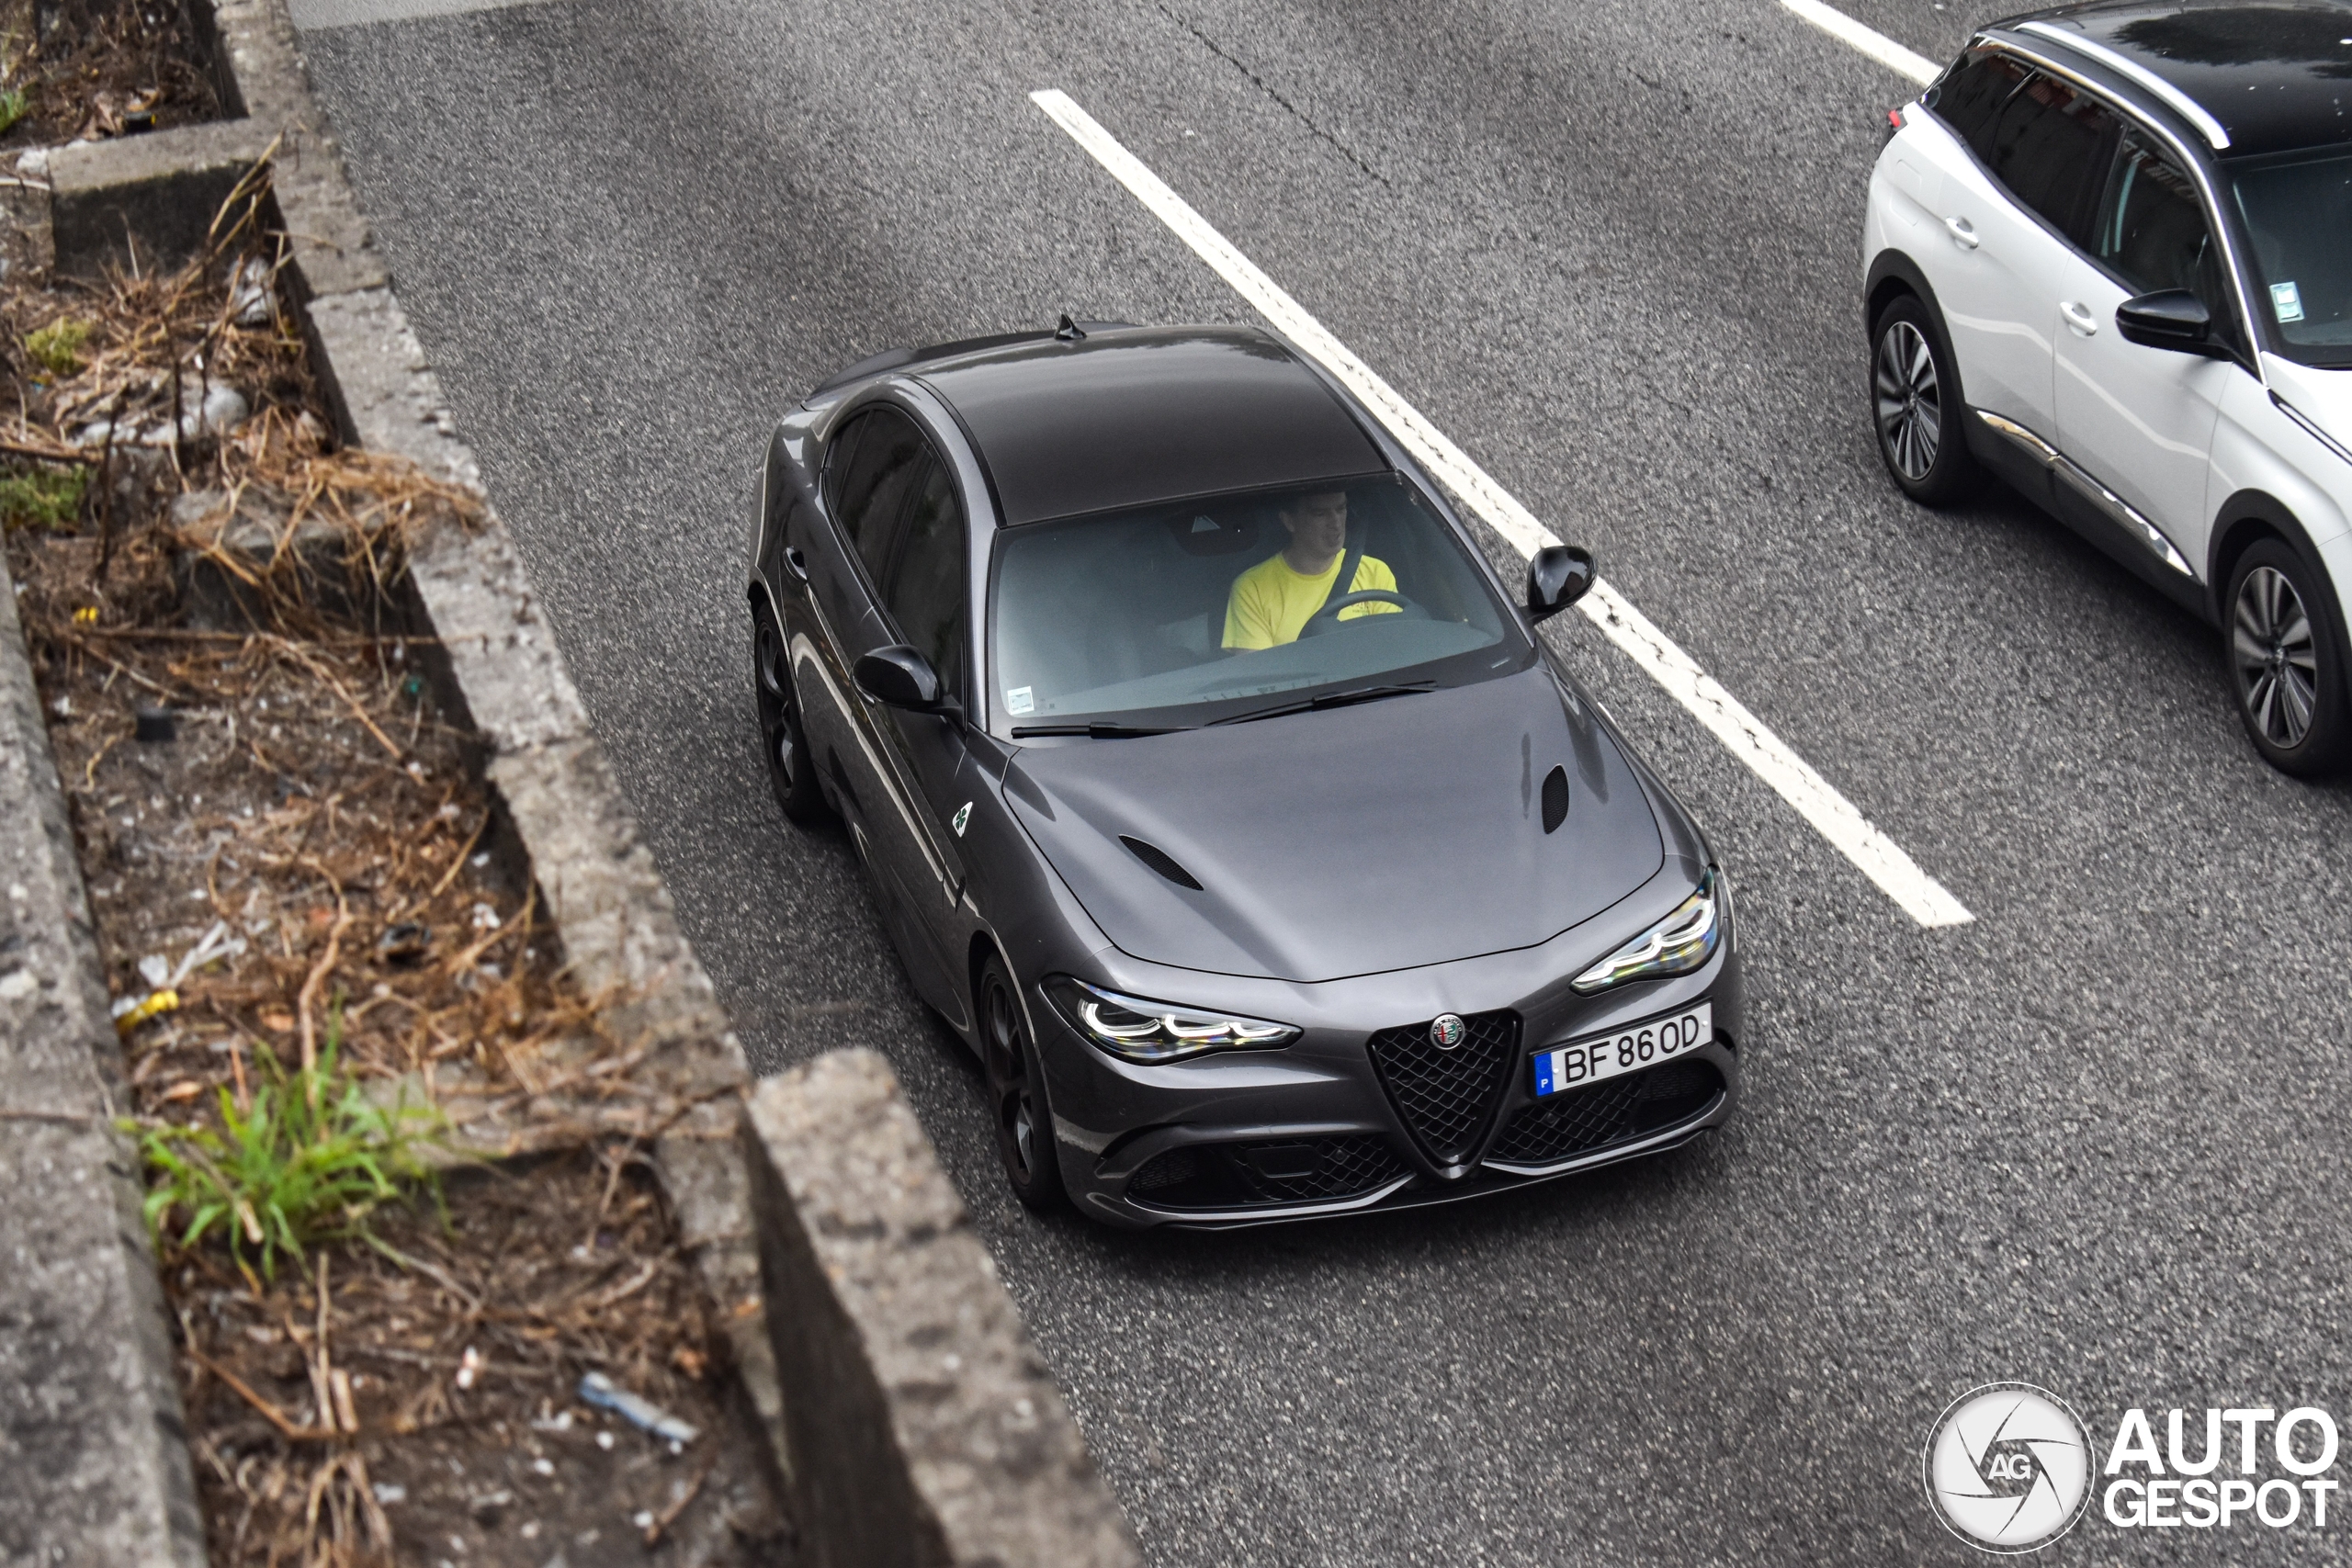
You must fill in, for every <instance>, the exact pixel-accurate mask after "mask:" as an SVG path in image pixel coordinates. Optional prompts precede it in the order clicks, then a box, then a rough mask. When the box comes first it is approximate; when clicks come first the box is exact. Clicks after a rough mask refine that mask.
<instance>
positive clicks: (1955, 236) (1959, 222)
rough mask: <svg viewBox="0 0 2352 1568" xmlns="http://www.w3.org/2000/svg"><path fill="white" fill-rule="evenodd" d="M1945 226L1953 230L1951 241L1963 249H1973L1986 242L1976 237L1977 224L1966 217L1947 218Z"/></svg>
mask: <svg viewBox="0 0 2352 1568" xmlns="http://www.w3.org/2000/svg"><path fill="white" fill-rule="evenodd" d="M1944 227H1945V228H1947V229H1949V230H1951V243H1953V244H1955V245H1958V246H1959V247H1960V248H1961V249H1962V250H1963V251H1973V250H1974V249H1975V248H1976V247H1977V246H1979V245H1981V244H1983V243H1985V242H1984V241H1982V240H1980V239H1978V238H1977V237H1976V225H1975V224H1973V223H1971V222H1970V221H1969V220H1967V219H1965V218H1947V219H1945V220H1944Z"/></svg>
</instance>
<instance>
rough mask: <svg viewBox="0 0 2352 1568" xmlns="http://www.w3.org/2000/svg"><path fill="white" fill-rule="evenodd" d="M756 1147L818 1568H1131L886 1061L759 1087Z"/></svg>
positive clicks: (775, 1316)
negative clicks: (1030, 1567) (991, 1567)
mask: <svg viewBox="0 0 2352 1568" xmlns="http://www.w3.org/2000/svg"><path fill="white" fill-rule="evenodd" d="M745 1158H746V1162H747V1163H748V1164H749V1165H750V1167H751V1168H752V1190H753V1194H754V1214H755V1218H756V1221H757V1224H758V1227H759V1232H758V1234H759V1246H760V1271H761V1278H762V1280H763V1281H764V1283H765V1285H766V1288H767V1299H768V1317H767V1320H768V1334H769V1337H770V1339H771V1340H772V1341H773V1342H774V1344H775V1361H776V1366H777V1369H778V1370H779V1371H781V1372H782V1374H783V1378H784V1386H785V1388H786V1391H787V1397H786V1404H785V1429H786V1441H787V1444H788V1446H789V1452H790V1454H791V1459H792V1465H791V1474H792V1483H791V1487H790V1496H791V1506H792V1512H793V1516H794V1517H795V1519H796V1521H797V1523H798V1524H799V1527H800V1536H801V1551H802V1560H803V1562H804V1563H806V1564H807V1568H947V1565H949V1564H954V1565H956V1568H980V1565H981V1564H995V1565H1000V1568H1014V1565H1016V1564H1018V1565H1028V1564H1035V1565H1036V1568H1136V1565H1137V1564H1139V1563H1140V1562H1141V1561H1142V1558H1141V1555H1140V1553H1139V1552H1138V1551H1137V1550H1136V1543H1135V1540H1134V1538H1133V1536H1131V1535H1130V1534H1129V1533H1128V1531H1127V1527H1126V1522H1125V1519H1124V1518H1123V1517H1121V1515H1120V1513H1119V1508H1118V1505H1117V1504H1116V1503H1114V1502H1113V1501H1112V1498H1111V1495H1110V1493H1109V1491H1108V1490H1107V1489H1105V1488H1104V1486H1103V1483H1102V1480H1101V1478H1100V1477H1099V1476H1098V1475H1097V1474H1096V1473H1095V1470H1094V1464H1093V1461H1092V1460H1091V1459H1090V1458H1089V1457H1088V1455H1087V1451H1086V1444H1085V1441H1084V1439H1083V1438H1080V1435H1079V1431H1078V1427H1077V1425H1076V1423H1075V1422H1073V1421H1072V1420H1071V1419H1070V1415H1069V1408H1068V1407H1067V1406H1066V1405H1065V1404H1063V1402H1062V1397H1061V1393H1060V1392H1059V1391H1058V1390H1057V1389H1056V1388H1055V1386H1054V1382H1053V1379H1052V1378H1051V1377H1049V1376H1048V1375H1047V1373H1046V1363H1045V1361H1044V1359H1042V1358H1040V1357H1039V1356H1038V1354H1037V1351H1036V1349H1035V1347H1034V1346H1033V1345H1032V1344H1031V1343H1030V1341H1029V1336H1028V1332H1027V1330H1026V1329H1025V1328H1023V1325H1022V1322H1021V1314H1020V1311H1019V1309H1017V1308H1016V1307H1015V1306H1014V1305H1013V1303H1012V1297H1011V1296H1009V1295H1007V1294H1006V1293H1005V1290H1004V1286H1003V1285H1002V1284H1001V1283H1000V1282H999V1280H998V1279H997V1274H996V1267H995V1264H994V1262H993V1261H992V1260H991V1259H990V1258H989V1255H988V1250H987V1249H986V1248H985V1247H982V1246H981V1245H980V1242H979V1238H978V1236H976V1235H973V1234H972V1222H971V1216H970V1214H969V1213H967V1211H966V1210H965V1208H964V1204H963V1201H962V1200H961V1199H960V1198H958V1197H957V1196H956V1189H955V1187H954V1186H953V1185H952V1184H951V1183H950V1182H949V1181H948V1179H947V1175H946V1172H944V1170H942V1169H941V1168H940V1165H939V1158H938V1156H937V1155H936V1154H934V1153H933V1150H932V1146H931V1142H930V1140H929V1139H928V1138H926V1137H925V1136H924V1135H923V1131H922V1126H921V1124H920V1123H918V1122H916V1121H915V1118H914V1113H913V1112H912V1111H910V1110H909V1109H908V1107H907V1102H906V1100H905V1098H904V1097H903V1096H902V1095H901V1094H900V1093H899V1081H898V1078H897V1077H896V1076H895V1075H893V1074H892V1072H891V1071H890V1065H889V1063H888V1062H887V1061H885V1060H884V1059H883V1058H882V1057H880V1056H878V1055H875V1054H874V1053H873V1052H871V1051H839V1052H834V1053H832V1054H831V1055H824V1056H820V1057H818V1058H817V1059H816V1060H815V1061H812V1062H808V1063H805V1064H803V1065H802V1066H797V1067H794V1068H792V1069H790V1070H789V1071H787V1072H786V1073H784V1074H782V1075H781V1076H779V1077H775V1078H771V1079H769V1080H768V1081H766V1082H765V1083H763V1084H762V1085H761V1086H760V1088H759V1089H758V1091H757V1092H756V1093H755V1094H754V1095H753V1096H752V1113H751V1124H750V1128H749V1130H748V1133H747V1136H746V1140H745Z"/></svg>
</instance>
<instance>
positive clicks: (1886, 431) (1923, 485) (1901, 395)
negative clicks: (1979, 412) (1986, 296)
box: [1871, 294, 1977, 506]
mask: <svg viewBox="0 0 2352 1568" xmlns="http://www.w3.org/2000/svg"><path fill="white" fill-rule="evenodd" d="M1943 343H1944V335H1943V333H1941V332H1940V331H1939V330H1938V326H1937V322H1936V320H1935V317H1934V315H1933V313H1932V312H1930V311H1929V310H1928V307H1927V306H1925V305H1924V304H1922V303H1920V302H1919V301H1918V300H1917V299H1914V298H1913V297H1912V296H1910V295H1908V294H1905V295H1902V296H1900V297H1898V298H1897V299H1894V300H1893V301H1891V302H1890V303H1889V304H1888V305H1887V307H1886V309H1885V310H1882V311H1880V312H1879V317H1878V321H1877V323H1876V324H1875V325H1873V326H1872V327H1871V425H1872V426H1873V428H1875V429H1876V431H1877V433H1878V455H1879V457H1880V458H1881V459H1883V461H1884V462H1885V464H1886V471H1887V474H1888V476H1889V477H1890V478H1892V479H1894V483H1895V485H1896V487H1897V488H1898V489H1900V490H1901V491H1903V493H1904V494H1905V495H1907V496H1909V497H1910V498H1911V499H1912V500H1914V501H1916V502H1919V503H1920V504H1921V505H1923V506H1942V505H1945V504H1947V503H1949V502H1953V501H1957V500H1958V499H1960V497H1962V495H1964V494H1966V493H1967V492H1968V491H1969V490H1971V489H1972V488H1973V486H1974V484H1975V482H1976V476H1977V468H1976V458H1975V457H1974V456H1973V454H1972V453H1971V452H1970V451H1969V450H1968V436H1967V433H1966V431H1965V430H1964V428H1963V427H1962V423H1961V421H1962V417H1963V416H1964V415H1965V414H1966V413H1967V412H1968V411H1967V409H1966V408H1965V407H1964V406H1963V405H1962V401H1961V396H1960V377H1959V375H1958V374H1957V373H1956V372H1955V371H1954V370H1953V369H1952V365H1951V355H1950V354H1948V353H1947V352H1946V351H1945V349H1944V346H1943Z"/></svg>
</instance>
